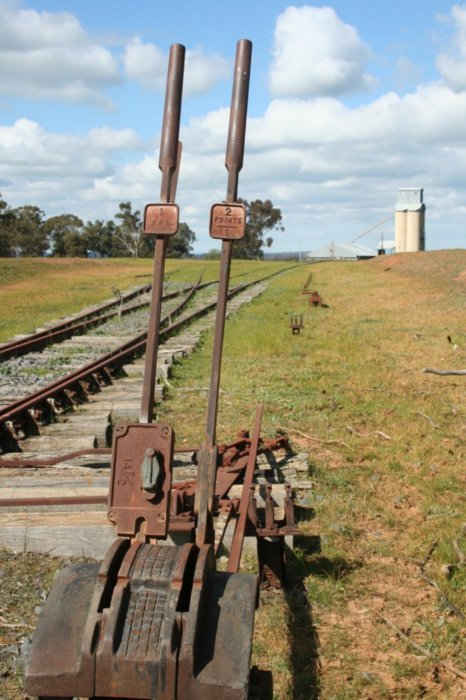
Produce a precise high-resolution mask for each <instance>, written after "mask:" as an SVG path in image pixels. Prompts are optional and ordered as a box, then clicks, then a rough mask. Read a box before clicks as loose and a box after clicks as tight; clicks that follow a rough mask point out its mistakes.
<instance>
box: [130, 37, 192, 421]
mask: <svg viewBox="0 0 466 700" xmlns="http://www.w3.org/2000/svg"><path fill="white" fill-rule="evenodd" d="M184 57H185V47H184V46H182V45H181V44H173V46H171V47H170V58H169V62H168V75H167V88H166V93H165V109H164V114H163V126H162V137H161V143H160V156H159V168H160V170H161V171H162V183H161V187H160V203H158V204H148V205H147V206H146V208H145V211H144V232H145V233H149V234H155V251H154V270H153V276H152V295H151V303H150V315H149V327H148V330H147V343H146V361H145V368H144V385H143V394H142V403H141V415H140V422H141V423H152V419H153V412H154V391H155V377H156V370H157V352H158V341H159V330H160V314H161V307H162V295H163V273H164V268H165V254H166V247H167V236H171V235H173V234H175V233H176V232H177V230H178V221H179V212H178V207H177V206H176V204H174V201H175V193H176V183H177V176H178V169H179V164H180V159H181V143H179V141H178V137H179V132H180V117H181V98H182V92H183V74H184Z"/></svg>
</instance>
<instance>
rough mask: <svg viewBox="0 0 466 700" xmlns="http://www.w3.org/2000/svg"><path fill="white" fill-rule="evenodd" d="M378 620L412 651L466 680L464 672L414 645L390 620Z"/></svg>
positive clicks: (418, 645)
mask: <svg viewBox="0 0 466 700" xmlns="http://www.w3.org/2000/svg"><path fill="white" fill-rule="evenodd" d="M380 619H381V620H382V622H385V624H386V625H388V626H389V627H391V628H392V630H393V631H394V632H396V634H397V635H398V637H400V639H403V640H404V641H405V642H407V643H408V644H409V646H410V647H412V649H414V650H415V651H418V652H419V653H420V654H422V655H423V656H426V657H427V658H428V659H432V661H435V663H437V664H439V665H440V666H443V668H445V669H446V670H447V671H450V672H451V673H453V674H454V675H455V676H458V678H466V673H465V672H464V671H460V669H459V668H456V667H455V666H452V665H451V664H450V663H449V662H448V661H445V660H444V659H438V658H437V657H436V656H434V655H433V654H431V653H430V651H429V650H428V649H425V648H424V647H421V645H420V644H416V642H413V640H412V639H410V638H409V637H408V635H407V634H405V633H404V632H403V631H402V630H400V628H399V627H397V626H396V625H395V623H394V622H392V621H391V620H388V619H387V618H386V617H383V616H382V615H381V616H380Z"/></svg>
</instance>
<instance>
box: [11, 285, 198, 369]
mask: <svg viewBox="0 0 466 700" xmlns="http://www.w3.org/2000/svg"><path fill="white" fill-rule="evenodd" d="M147 287H148V291H150V288H151V285H147ZM183 293H186V287H184V288H183V289H181V290H179V291H175V292H169V293H167V294H165V295H164V296H163V301H169V300H170V299H175V298H176V297H177V296H180V295H181V294H183ZM118 303H119V302H118ZM149 303H150V302H149V301H148V300H147V301H143V302H139V303H136V304H132V305H131V306H125V307H122V308H121V309H117V310H114V311H111V312H109V313H107V314H100V315H98V314H97V313H96V314H92V315H90V316H89V318H86V319H85V320H83V321H78V322H75V319H74V320H73V321H65V322H64V323H62V324H58V325H57V326H53V327H52V328H48V329H46V330H44V331H39V332H38V333H34V334H32V335H30V336H28V337H27V338H22V339H21V340H15V341H12V342H10V343H8V344H7V345H4V346H2V347H0V362H2V361H4V360H8V359H10V358H11V357H19V356H21V355H25V354H27V353H28V352H34V351H37V350H42V349H43V348H44V347H46V346H47V345H51V344H53V343H60V342H62V341H63V340H67V339H68V338H71V337H72V336H73V335H79V334H81V333H84V332H85V331H87V330H89V329H90V328H93V327H94V326H98V325H101V324H103V323H105V322H106V321H108V320H110V319H111V318H115V316H119V315H126V314H129V313H132V312H133V311H136V310H138V309H141V308H143V307H145V306H149ZM111 304H112V305H113V301H112V302H111ZM102 308H103V307H102ZM102 308H101V310H102Z"/></svg>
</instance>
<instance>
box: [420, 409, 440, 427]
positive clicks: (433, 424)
mask: <svg viewBox="0 0 466 700" xmlns="http://www.w3.org/2000/svg"><path fill="white" fill-rule="evenodd" d="M416 413H417V414H418V415H419V416H421V418H425V419H426V421H429V423H430V424H431V426H432V427H433V428H435V429H436V430H437V429H438V427H439V426H438V425H437V424H436V423H434V421H433V420H432V418H429V416H427V415H426V414H425V413H423V412H422V411H416Z"/></svg>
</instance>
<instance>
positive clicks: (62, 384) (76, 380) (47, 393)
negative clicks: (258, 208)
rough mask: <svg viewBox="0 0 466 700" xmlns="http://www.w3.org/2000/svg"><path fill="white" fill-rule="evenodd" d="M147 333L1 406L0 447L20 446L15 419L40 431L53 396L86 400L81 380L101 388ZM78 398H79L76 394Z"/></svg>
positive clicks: (168, 330)
mask: <svg viewBox="0 0 466 700" xmlns="http://www.w3.org/2000/svg"><path fill="white" fill-rule="evenodd" d="M286 269H288V268H286ZM284 271H285V270H278V271H275V272H273V273H271V274H268V275H265V276H264V277H261V278H259V279H256V280H252V281H250V282H243V283H242V284H240V285H238V286H236V287H234V288H232V289H231V290H230V291H229V292H228V298H233V297H234V296H236V295H238V294H240V293H241V292H243V291H245V290H246V289H248V288H249V287H252V286H254V285H256V284H260V283H262V282H266V281H268V280H269V279H271V278H273V277H275V276H276V275H278V274H281V273H282V272H284ZM210 284H212V283H203V284H202V285H199V286H193V287H192V288H191V290H190V291H189V292H188V294H187V295H186V296H185V297H184V298H183V300H182V302H181V303H180V304H179V305H178V307H177V308H176V309H175V310H174V311H172V312H171V313H170V314H167V315H166V316H165V317H164V318H163V319H162V321H161V323H162V324H163V323H165V322H167V321H168V320H169V318H173V317H174V316H176V315H177V314H179V313H181V311H182V310H183V308H185V306H186V305H187V304H188V303H189V301H190V300H191V298H192V297H193V295H194V294H195V293H196V292H197V291H198V290H199V289H200V288H204V287H206V286H208V285H210ZM216 306H217V301H213V302H209V303H208V304H205V305H204V306H203V307H202V308H201V309H197V310H195V311H193V312H191V313H189V314H187V315H184V316H183V317H182V318H181V319H179V320H177V321H174V322H173V323H171V324H170V325H169V326H167V327H164V328H162V329H161V330H160V339H161V340H166V339H168V338H169V337H170V336H171V335H173V334H175V333H176V332H178V331H179V330H181V329H182V328H183V327H184V326H186V325H188V324H190V323H192V322H193V321H195V320H196V319H198V318H201V317H202V316H203V315H205V314H207V313H209V312H210V311H213V310H214V309H215V308H216ZM146 337H147V333H146V332H144V333H141V334H139V335H137V336H135V337H134V338H132V339H131V340H130V341H127V342H126V343H124V344H123V345H121V346H120V347H118V348H116V349H115V350H113V351H112V352H110V353H107V354H106V355H104V356H103V357H101V358H99V359H98V360H96V361H94V362H92V363H90V364H88V365H86V366H85V367H82V368H80V369H79V370H76V371H75V372H72V373H71V374H69V375H68V376H67V377H65V378H62V379H59V380H57V381H56V382H53V383H52V384H49V385H48V386H47V387H43V388H42V389H40V390H39V391H37V392H34V393H33V394H29V395H28V396H25V397H23V398H22V399H18V400H17V401H15V402H13V403H11V404H9V405H8V406H7V407H6V408H4V409H3V410H1V411H0V449H1V445H2V443H3V444H5V443H7V444H11V445H12V446H13V449H11V448H10V449H7V450H6V451H7V452H11V451H17V450H18V446H17V445H16V446H15V442H17V439H16V438H15V437H14V433H17V430H15V422H17V423H19V424H20V426H21V429H22V430H23V432H25V434H26V435H27V436H30V435H34V434H36V435H37V434H39V420H37V419H36V417H35V416H34V413H35V411H40V410H41V409H42V411H44V412H45V415H48V414H50V413H51V411H52V408H51V405H50V400H55V401H59V400H61V401H62V402H63V403H64V406H63V409H64V408H65V407H72V405H73V400H72V398H70V393H73V392H75V391H76V392H77V393H78V394H79V395H81V397H82V398H81V400H85V398H86V397H85V396H84V395H83V390H82V382H85V381H87V380H89V379H91V385H90V386H89V393H92V389H93V387H95V390H97V391H98V390H99V387H98V386H97V385H96V375H98V376H99V378H100V380H101V381H102V383H104V384H109V383H111V377H110V371H113V372H115V371H117V370H118V369H119V368H120V367H122V366H123V365H124V364H125V363H126V362H128V361H129V359H130V358H131V357H134V356H137V355H138V354H142V353H144V350H145V347H146ZM93 375H94V376H93ZM80 382H81V384H80ZM76 400H78V398H77V397H76ZM44 419H45V416H43V417H42V416H41V420H44ZM44 422H51V421H44ZM8 424H10V425H8Z"/></svg>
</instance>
